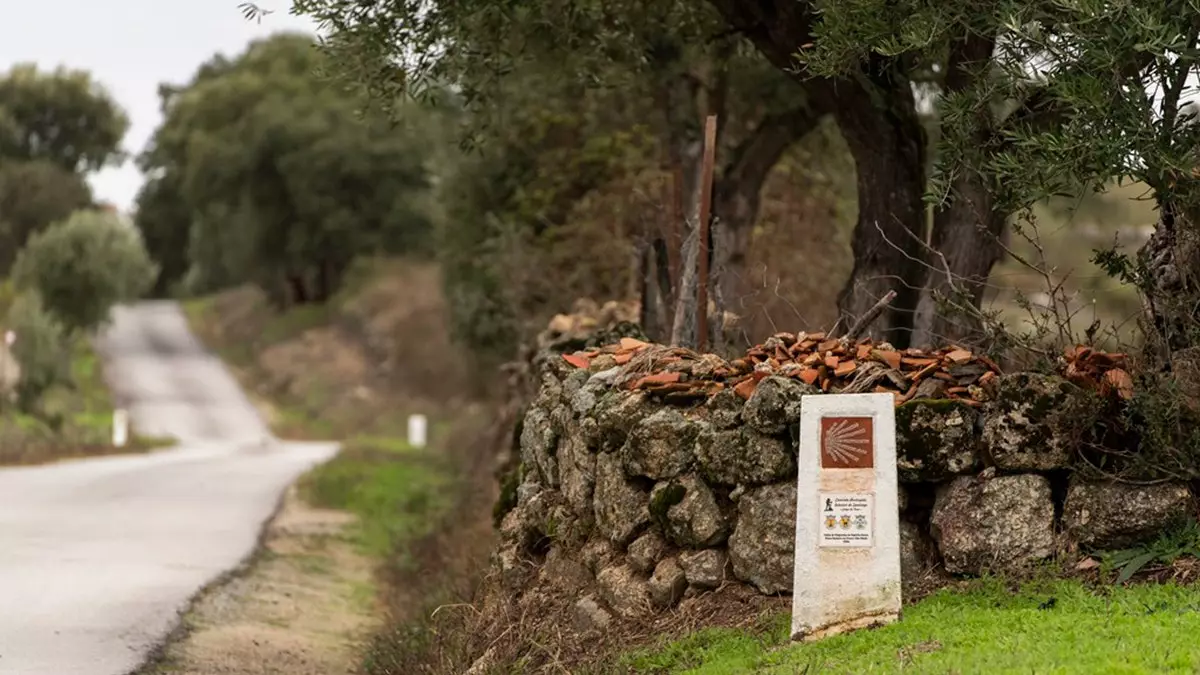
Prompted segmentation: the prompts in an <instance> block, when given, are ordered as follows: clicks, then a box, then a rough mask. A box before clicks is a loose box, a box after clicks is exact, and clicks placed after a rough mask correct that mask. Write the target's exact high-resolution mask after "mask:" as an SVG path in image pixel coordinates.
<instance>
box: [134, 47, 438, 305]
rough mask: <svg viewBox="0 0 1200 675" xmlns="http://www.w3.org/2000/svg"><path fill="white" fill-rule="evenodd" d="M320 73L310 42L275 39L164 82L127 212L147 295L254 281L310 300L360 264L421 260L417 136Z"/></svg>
mask: <svg viewBox="0 0 1200 675" xmlns="http://www.w3.org/2000/svg"><path fill="white" fill-rule="evenodd" d="M326 67H327V63H326V56H325V55H324V54H323V53H322V52H320V51H319V50H317V49H316V48H315V45H314V42H313V39H312V38H311V37H308V36H304V35H292V34H281V35H276V36H273V37H270V38H267V39H264V40H259V41H257V42H254V43H252V44H251V45H250V46H249V47H248V48H247V49H246V50H245V51H244V52H243V53H241V54H239V55H237V56H235V57H227V56H224V55H217V56H215V57H213V58H212V59H210V60H209V61H207V62H205V63H204V64H202V65H201V66H200V67H199V69H198V70H197V71H196V73H195V75H194V76H193V77H192V79H191V81H189V82H188V83H186V84H184V85H182V86H174V85H163V86H161V87H160V90H159V97H160V99H161V102H162V112H163V115H164V118H165V119H164V121H163V123H162V126H161V127H159V129H158V130H157V131H156V132H155V134H154V137H153V139H152V141H151V143H150V145H149V147H148V148H146V150H145V151H144V152H143V153H142V154H141V155H140V156H139V158H138V163H139V165H140V166H141V168H142V169H143V171H144V172H145V173H146V175H147V177H148V180H147V182H146V183H145V185H144V187H143V188H142V190H141V192H140V194H139V195H138V198H137V212H136V216H135V222H136V224H137V227H138V229H139V230H140V231H141V232H142V236H143V237H144V239H145V241H146V245H147V247H148V248H149V250H150V251H151V253H152V254H153V256H154V258H155V259H156V260H157V261H158V263H159V264H160V266H161V271H160V273H159V275H158V278H157V280H156V281H155V285H154V291H155V293H157V294H160V295H162V294H167V293H169V292H173V291H185V292H192V293H199V292H210V291H214V290H218V289H222V288H226V287H229V286H233V285H238V284H243V283H255V284H257V285H259V286H261V287H262V288H263V289H264V290H265V291H267V292H268V293H269V295H270V296H271V297H272V298H273V299H275V300H276V301H277V302H278V303H280V304H281V305H293V304H305V303H314V302H315V303H319V302H324V301H327V300H329V299H330V298H331V297H332V296H333V295H334V293H336V291H337V289H338V288H339V286H340V285H341V282H342V280H343V279H344V277H345V274H346V271H347V269H348V268H349V266H350V264H351V262H352V261H353V260H354V259H355V258H356V257H358V256H363V255H373V254H389V253H405V254H411V255H419V254H423V253H428V250H429V245H430V243H429V242H430V228H431V225H430V218H429V216H428V214H427V208H426V205H425V204H424V202H423V200H424V199H425V196H426V194H427V192H428V187H429V175H428V167H427V165H426V160H427V155H428V153H427V152H426V149H425V147H426V145H427V143H426V141H425V139H423V138H422V137H421V136H420V134H419V133H417V132H415V131H413V130H412V129H405V128H404V127H402V126H397V125H394V124H392V122H391V121H390V120H389V119H388V118H387V117H385V116H383V115H381V114H379V113H377V112H373V111H372V110H370V109H369V108H368V107H367V106H366V105H365V99H364V98H363V97H361V96H360V95H358V94H357V93H355V92H354V91H351V90H350V89H348V88H347V87H346V86H345V85H342V84H339V83H337V82H335V81H331V80H329V79H328V78H323V77H321V72H322V71H323V70H325V69H326Z"/></svg>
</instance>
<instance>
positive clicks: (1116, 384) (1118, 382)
mask: <svg viewBox="0 0 1200 675" xmlns="http://www.w3.org/2000/svg"><path fill="white" fill-rule="evenodd" d="M1104 381H1105V383H1107V384H1108V385H1110V386H1112V387H1113V388H1114V389H1116V390H1117V395H1118V396H1120V397H1121V398H1123V399H1125V400H1126V401H1128V400H1129V399H1131V398H1133V378H1132V377H1130V376H1129V373H1127V372H1125V371H1124V370H1121V369H1120V368H1113V369H1112V370H1110V371H1108V372H1107V373H1104Z"/></svg>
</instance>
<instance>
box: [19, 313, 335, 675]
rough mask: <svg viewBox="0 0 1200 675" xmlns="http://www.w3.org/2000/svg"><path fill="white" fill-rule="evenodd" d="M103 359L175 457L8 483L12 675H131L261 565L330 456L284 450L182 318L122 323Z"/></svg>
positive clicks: (132, 406) (316, 448)
mask: <svg viewBox="0 0 1200 675" xmlns="http://www.w3.org/2000/svg"><path fill="white" fill-rule="evenodd" d="M99 349H100V351H101V354H102V355H103V356H104V359H105V363H106V368H105V370H106V375H107V377H108V378H109V380H110V381H111V382H112V385H113V389H114V393H115V395H116V396H117V399H118V401H119V402H120V404H123V405H124V406H125V407H126V408H127V409H128V410H129V411H130V417H131V419H132V422H133V424H134V425H136V426H137V427H138V429H140V431H141V432H142V433H145V434H149V435H156V436H159V435H169V436H175V437H176V438H178V439H179V440H180V444H179V445H178V446H176V447H173V448H170V449H167V450H162V451H158V452H155V453H152V454H149V455H130V456H117V457H108V458H98V459H89V460H81V461H73V462H67V463H62V464H56V465H50V466H43V467H31V468H11V469H0V674H3V675H126V674H127V673H129V672H130V671H131V670H134V669H136V668H137V667H139V666H140V665H141V664H142V663H143V661H144V660H145V658H146V657H147V656H148V655H149V654H150V653H151V652H152V650H153V649H154V647H155V646H157V645H158V644H159V643H160V642H161V641H162V640H163V639H165V638H166V636H167V635H168V633H169V632H170V631H171V630H172V628H174V626H175V625H176V624H177V622H178V620H179V617H180V611H181V610H183V609H185V608H186V606H187V604H188V601H189V600H190V598H191V597H192V596H193V595H195V594H196V593H197V592H198V591H199V590H200V589H201V588H202V587H203V586H204V585H205V584H207V583H209V582H210V581H212V580H214V579H216V578H218V577H219V576H220V575H221V574H222V573H224V572H226V571H228V570H230V569H233V568H234V567H236V566H237V565H238V564H239V563H240V562H241V561H242V560H244V559H245V558H246V557H247V556H248V555H249V554H250V553H251V552H252V551H253V549H254V547H255V545H256V543H257V539H258V534H259V531H260V529H261V527H262V525H263V523H264V522H265V521H266V520H267V519H268V518H269V517H270V516H271V514H272V512H273V511H274V509H275V506H276V504H277V503H278V500H279V498H280V496H281V494H282V492H283V490H284V489H285V488H286V487H287V486H288V485H289V484H290V483H291V482H292V481H293V480H295V479H296V477H297V476H299V475H300V474H301V473H302V472H304V471H305V470H306V469H308V468H309V467H311V466H312V465H314V464H315V463H318V462H320V461H323V460H325V459H327V458H328V457H330V456H331V455H332V454H333V452H334V451H335V450H336V446H334V445H333V444H328V443H281V442H277V441H275V440H274V439H273V438H272V437H271V436H270V432H269V431H268V430H267V428H266V426H265V425H264V423H263V421H262V420H261V419H260V418H259V416H258V414H257V412H256V411H255V409H254V407H253V406H252V405H251V404H250V403H249V401H248V400H247V399H246V398H245V396H244V395H243V393H242V392H241V391H240V390H239V388H238V386H237V384H236V382H235V381H234V379H233V378H232V377H231V376H230V374H229V373H228V371H226V370H225V368H224V366H223V365H222V364H221V362H220V361H219V360H218V359H217V358H216V357H215V356H213V355H211V354H209V353H208V352H206V351H205V350H204V348H203V347H202V346H201V345H200V344H199V343H198V342H197V341H196V339H195V338H194V337H193V336H192V335H191V333H190V332H189V331H188V328H187V324H186V321H185V319H184V317H183V314H182V312H181V311H180V309H179V307H178V306H177V305H176V304H174V303H170V302H154V303H142V304H139V305H136V306H133V307H128V308H120V309H118V310H117V312H116V313H115V315H114V322H113V325H112V326H111V328H110V329H109V330H108V331H106V333H105V334H104V335H103V336H102V337H101V339H100V341H99Z"/></svg>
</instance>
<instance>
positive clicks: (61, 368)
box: [7, 293, 71, 412]
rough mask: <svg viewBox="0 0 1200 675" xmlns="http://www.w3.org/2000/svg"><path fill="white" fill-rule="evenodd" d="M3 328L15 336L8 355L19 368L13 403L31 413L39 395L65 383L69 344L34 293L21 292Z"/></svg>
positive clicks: (59, 327)
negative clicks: (19, 372)
mask: <svg viewBox="0 0 1200 675" xmlns="http://www.w3.org/2000/svg"><path fill="white" fill-rule="evenodd" d="M7 325H8V327H9V329H10V330H12V331H13V332H15V333H16V335H17V341H16V342H15V343H14V344H13V346H12V355H13V358H14V359H15V360H16V362H17V364H18V365H19V366H20V368H21V378H20V380H19V381H18V383H17V404H18V405H19V406H20V408H21V409H22V410H23V411H26V412H29V411H31V410H32V409H33V408H34V407H35V406H36V405H37V403H38V401H39V400H41V397H42V394H44V393H45V392H46V391H47V390H48V389H50V388H51V387H54V386H55V385H57V384H61V383H64V382H67V381H69V379H70V376H71V373H70V363H71V358H70V342H69V340H68V339H67V336H66V331H65V330H64V329H63V327H62V324H61V323H59V322H58V321H57V320H56V319H55V318H54V317H53V316H52V315H51V314H50V313H49V312H47V311H46V309H45V308H44V307H43V306H42V302H41V299H40V298H39V297H38V296H37V294H36V293H23V294H21V295H19V296H17V298H16V299H15V300H14V301H13V304H12V307H11V308H10V309H9V311H8V321H7Z"/></svg>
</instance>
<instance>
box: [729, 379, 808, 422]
mask: <svg viewBox="0 0 1200 675" xmlns="http://www.w3.org/2000/svg"><path fill="white" fill-rule="evenodd" d="M817 393H820V391H819V390H818V389H817V388H816V387H812V386H809V385H807V384H804V383H803V382H800V381H799V380H794V379H792V378H790V377H780V376H778V375H772V376H770V377H765V378H763V379H762V381H761V382H759V383H758V386H756V387H755V388H754V393H752V394H751V395H750V398H749V399H748V400H747V401H746V405H745V407H744V408H743V409H742V418H743V419H744V420H745V421H746V424H749V425H750V426H752V427H754V428H755V429H756V430H758V431H760V432H762V433H764V434H768V435H774V434H782V433H784V432H786V431H787V429H788V427H790V426H792V425H794V424H798V423H799V422H800V397H801V396H803V395H805V394H817Z"/></svg>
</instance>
